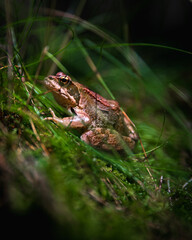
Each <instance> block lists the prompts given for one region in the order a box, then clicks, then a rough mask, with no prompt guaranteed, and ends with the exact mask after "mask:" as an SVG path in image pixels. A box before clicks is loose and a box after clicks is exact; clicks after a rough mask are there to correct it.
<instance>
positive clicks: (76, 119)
mask: <svg viewBox="0 0 192 240" xmlns="http://www.w3.org/2000/svg"><path fill="white" fill-rule="evenodd" d="M49 111H50V112H51V115H52V117H46V118H44V120H52V121H54V122H55V123H57V124H58V123H60V124H62V125H63V126H65V127H70V128H84V127H86V126H87V125H88V124H89V123H90V118H89V117H88V116H87V115H86V114H85V113H84V112H82V113H78V115H74V116H72V117H65V118H58V117H57V116H56V115H55V113H54V111H53V110H52V109H51V108H49Z"/></svg>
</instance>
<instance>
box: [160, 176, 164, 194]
mask: <svg viewBox="0 0 192 240" xmlns="http://www.w3.org/2000/svg"><path fill="white" fill-rule="evenodd" d="M159 183H160V184H159V192H160V191H161V188H162V184H163V176H161V177H160V181H159Z"/></svg>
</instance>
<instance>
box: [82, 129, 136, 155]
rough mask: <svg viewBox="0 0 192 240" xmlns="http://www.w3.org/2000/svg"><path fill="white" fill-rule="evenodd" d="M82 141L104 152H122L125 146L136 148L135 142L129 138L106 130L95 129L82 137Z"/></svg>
mask: <svg viewBox="0 0 192 240" xmlns="http://www.w3.org/2000/svg"><path fill="white" fill-rule="evenodd" d="M81 140H83V141H84V142H86V143H87V144H89V145H92V146H93V147H96V148H100V149H103V150H111V149H112V148H113V149H116V150H117V151H121V150H123V149H124V147H125V144H126V145H128V147H129V148H130V149H133V148H134V146H135V141H134V140H133V139H132V138H130V137H128V136H121V135H120V134H118V132H117V131H115V130H111V129H105V128H94V129H92V130H89V131H87V132H85V133H84V134H82V135H81Z"/></svg>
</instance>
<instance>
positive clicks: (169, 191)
mask: <svg viewBox="0 0 192 240" xmlns="http://www.w3.org/2000/svg"><path fill="white" fill-rule="evenodd" d="M167 188H168V189H167V191H168V193H169V194H171V187H170V180H169V179H167ZM169 203H170V205H171V206H172V205H173V204H172V198H171V196H170V197H169Z"/></svg>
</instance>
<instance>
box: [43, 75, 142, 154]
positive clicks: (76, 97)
mask: <svg viewBox="0 0 192 240" xmlns="http://www.w3.org/2000/svg"><path fill="white" fill-rule="evenodd" d="M44 84H45V86H46V88H47V89H48V90H50V91H51V92H52V93H53V96H54V98H55V100H56V101H57V102H58V104H60V105H61V106H63V107H64V108H66V109H68V111H69V112H70V114H71V115H72V116H70V117H65V118H58V117H57V116H56V115H55V113H54V112H53V110H52V109H50V111H51V115H52V117H47V118H45V120H52V121H54V122H55V123H57V124H59V123H60V124H62V125H63V126H64V127H70V128H74V129H79V130H80V131H81V133H82V135H81V139H82V140H83V141H84V142H86V143H87V144H90V145H91V146H93V147H95V148H99V149H102V150H111V149H116V150H117V151H121V150H123V149H124V147H125V146H128V147H129V148H130V149H133V148H134V146H135V143H136V142H137V140H138V135H137V134H136V132H135V130H134V128H135V127H134V124H133V123H132V121H131V120H130V119H129V117H128V116H127V115H126V114H125V113H124V112H122V110H121V109H120V107H119V104H118V102H116V101H114V100H107V99H105V98H103V97H102V96H100V95H99V94H97V93H95V92H93V91H91V90H89V89H88V88H86V87H85V86H83V85H82V84H80V83H78V82H75V81H72V80H71V78H70V77H69V76H68V75H66V74H64V73H63V72H58V73H57V74H56V75H50V76H48V77H46V78H45V80H44Z"/></svg>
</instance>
